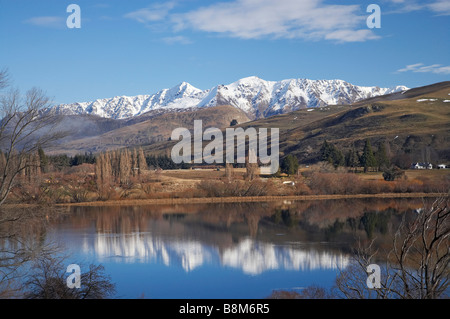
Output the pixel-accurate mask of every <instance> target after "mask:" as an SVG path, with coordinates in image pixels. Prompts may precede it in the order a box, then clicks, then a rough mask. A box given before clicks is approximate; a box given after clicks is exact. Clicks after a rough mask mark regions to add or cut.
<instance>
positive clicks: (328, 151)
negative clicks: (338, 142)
mask: <svg viewBox="0 0 450 319" xmlns="http://www.w3.org/2000/svg"><path fill="white" fill-rule="evenodd" d="M320 160H321V161H325V162H329V163H330V164H332V165H333V166H334V167H335V168H337V167H339V166H346V167H350V168H353V169H355V171H356V168H357V167H363V168H364V172H367V171H369V170H370V169H372V170H376V171H380V170H384V169H387V168H388V167H389V166H390V164H391V163H390V160H389V157H388V155H387V151H386V145H385V144H384V143H380V144H379V145H378V149H377V150H376V151H373V149H372V145H371V143H370V140H369V139H366V141H365V143H364V148H363V149H362V152H361V153H360V152H358V151H357V150H356V149H355V147H352V148H351V149H350V150H349V151H348V152H347V153H346V154H345V155H344V154H343V152H342V151H341V150H340V149H338V148H337V147H336V146H335V145H333V144H331V143H328V142H327V141H324V142H323V144H322V147H321V148H320Z"/></svg>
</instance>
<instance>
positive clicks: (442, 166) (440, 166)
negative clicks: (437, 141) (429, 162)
mask: <svg viewBox="0 0 450 319" xmlns="http://www.w3.org/2000/svg"><path fill="white" fill-rule="evenodd" d="M445 168H447V166H446V165H445V164H439V165H438V169H445Z"/></svg>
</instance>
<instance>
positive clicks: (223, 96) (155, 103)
mask: <svg viewBox="0 0 450 319" xmlns="http://www.w3.org/2000/svg"><path fill="white" fill-rule="evenodd" d="M406 90H408V88H407V87H406V86H402V85H399V86H394V87H391V88H380V87H378V86H373V87H365V86H357V85H353V84H351V83H349V82H346V81H343V80H338V79H336V80H309V79H286V80H281V81H266V80H263V79H261V78H259V77H256V76H250V77H246V78H242V79H239V80H238V81H235V82H233V83H231V84H228V85H223V84H221V85H216V86H214V87H213V88H211V89H208V90H201V89H198V88H196V87H194V86H192V85H191V84H189V83H188V82H181V83H179V84H177V85H176V86H174V87H172V88H170V89H162V90H160V91H158V92H157V93H154V94H150V95H145V94H144V95H136V96H124V95H123V96H115V97H112V98H104V99H97V100H94V101H90V102H75V103H70V104H59V105H56V106H54V107H52V108H51V109H49V110H47V112H48V111H52V112H55V113H58V114H64V115H82V114H91V115H97V116H100V117H104V118H111V119H128V118H132V117H136V116H140V115H142V114H145V113H147V112H149V111H154V110H159V109H180V110H182V109H188V108H193V107H200V108H204V107H212V106H220V105H231V106H234V107H236V108H239V109H241V110H242V111H244V112H245V113H246V114H247V115H248V116H249V117H250V118H253V119H258V118H266V117H269V116H272V115H275V114H285V113H288V112H291V111H294V110H298V109H303V108H308V107H323V106H327V105H332V104H344V105H348V104H352V103H354V102H357V101H361V100H364V99H367V98H371V97H377V96H381V95H386V94H390V93H396V92H404V91H406Z"/></svg>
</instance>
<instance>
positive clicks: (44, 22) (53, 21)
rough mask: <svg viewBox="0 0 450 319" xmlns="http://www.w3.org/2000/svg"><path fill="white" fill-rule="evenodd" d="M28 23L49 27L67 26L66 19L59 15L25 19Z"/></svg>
mask: <svg viewBox="0 0 450 319" xmlns="http://www.w3.org/2000/svg"><path fill="white" fill-rule="evenodd" d="M24 22H25V23H27V24H31V25H35V26H39V27H47V28H63V27H65V26H66V19H65V18H63V17H58V16H47V17H34V18H30V19H27V20H25V21H24Z"/></svg>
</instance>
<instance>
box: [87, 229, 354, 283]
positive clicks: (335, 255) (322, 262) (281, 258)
mask: <svg viewBox="0 0 450 319" xmlns="http://www.w3.org/2000/svg"><path fill="white" fill-rule="evenodd" d="M93 241H94V242H93V243H89V242H88V239H87V238H85V241H84V244H83V251H84V253H86V254H94V255H95V256H96V257H97V258H98V259H99V260H100V261H101V260H105V259H106V258H116V259H117V260H119V261H123V262H127V263H135V262H156V263H163V264H164V265H166V266H179V267H182V268H183V269H184V270H185V271H186V272H189V271H192V270H194V269H196V268H198V267H200V266H202V265H205V264H213V265H219V266H222V267H232V268H237V269H240V270H242V271H243V272H244V273H245V274H250V275H258V274H261V273H263V272H265V271H268V270H279V269H284V270H315V269H336V268H337V267H339V268H344V267H345V266H346V265H347V263H348V261H349V257H348V255H344V254H343V253H340V252H332V251H319V250H318V249H314V248H310V249H301V248H298V247H295V244H286V245H276V244H272V243H265V242H262V241H258V240H255V239H252V238H245V239H243V240H240V241H239V242H238V243H235V244H233V245H231V246H230V247H227V248H225V249H220V247H218V246H214V245H208V244H207V243H202V242H200V241H196V240H177V239H173V238H172V239H170V238H165V239H164V238H162V237H158V236H153V235H152V234H151V233H145V234H142V233H132V234H120V235H110V234H101V233H98V234H97V235H96V236H95V238H94V240H93Z"/></svg>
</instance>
